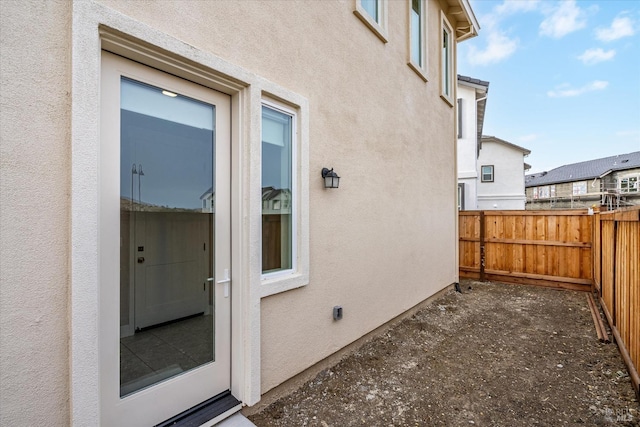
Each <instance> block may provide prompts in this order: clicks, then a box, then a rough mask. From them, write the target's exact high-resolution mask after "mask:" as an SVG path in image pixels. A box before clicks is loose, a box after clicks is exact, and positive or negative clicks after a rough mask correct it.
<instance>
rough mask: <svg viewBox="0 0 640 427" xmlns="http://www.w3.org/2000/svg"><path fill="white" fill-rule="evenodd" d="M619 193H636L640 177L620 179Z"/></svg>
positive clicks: (638, 188)
mask: <svg viewBox="0 0 640 427" xmlns="http://www.w3.org/2000/svg"><path fill="white" fill-rule="evenodd" d="M618 182H619V183H620V192H622V193H637V192H638V191H640V175H636V176H630V177H626V178H620V180H619V181H618Z"/></svg>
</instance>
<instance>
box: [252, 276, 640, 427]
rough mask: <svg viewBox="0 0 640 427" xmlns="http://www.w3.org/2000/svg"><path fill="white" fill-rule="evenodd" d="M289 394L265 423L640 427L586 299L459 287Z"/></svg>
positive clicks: (612, 349) (524, 289) (617, 360)
mask: <svg viewBox="0 0 640 427" xmlns="http://www.w3.org/2000/svg"><path fill="white" fill-rule="evenodd" d="M461 286H462V291H463V292H462V294H460V293H456V292H454V291H450V292H447V293H446V294H445V295H443V296H442V297H440V298H439V299H437V300H435V301H434V302H433V303H432V304H430V305H428V306H427V307H426V308H424V309H422V310H421V311H419V312H418V313H416V314H415V315H414V316H412V317H410V318H407V319H405V320H404V321H402V322H401V323H399V324H397V325H396V326H394V327H392V328H391V329H389V330H388V331H387V332H385V333H383V334H382V335H379V336H377V337H375V338H372V339H371V340H370V341H368V342H366V343H365V344H364V345H363V346H362V347H360V348H359V349H358V350H356V351H355V352H353V353H351V354H350V355H348V356H346V357H344V358H343V359H342V360H341V361H340V362H339V363H338V364H337V365H335V366H333V367H332V368H330V369H325V370H324V371H322V372H320V373H319V374H318V375H317V376H316V377H315V378H314V379H313V380H312V381H309V382H307V383H305V384H304V385H303V386H302V387H301V388H300V389H298V390H296V391H295V392H294V393H292V394H291V395H289V396H287V397H284V398H282V399H280V400H278V401H276V402H275V403H273V404H271V405H270V406H268V407H266V408H264V409H263V410H261V412H259V413H257V414H254V415H252V416H249V419H250V420H251V421H252V422H253V423H254V424H256V425H257V426H258V427H267V426H321V427H328V426H332V427H341V426H470V425H475V426H509V427H510V426H535V425H540V426H599V425H615V426H639V425H640V421H639V420H640V406H639V403H638V401H637V400H636V396H635V394H634V392H633V388H632V385H631V380H630V378H629V375H628V372H627V370H626V367H625V365H624V362H623V361H622V358H621V356H620V354H619V352H618V349H617V347H616V345H615V344H603V343H600V342H599V341H598V339H597V336H596V332H595V328H594V325H593V320H592V318H591V314H590V311H589V307H588V304H587V299H586V295H585V294H584V293H580V292H571V291H557V290H552V289H547V288H542V287H532V286H522V285H504V284H498V283H480V282H470V281H469V282H463V283H461Z"/></svg>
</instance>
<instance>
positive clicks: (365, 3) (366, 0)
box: [360, 0, 379, 22]
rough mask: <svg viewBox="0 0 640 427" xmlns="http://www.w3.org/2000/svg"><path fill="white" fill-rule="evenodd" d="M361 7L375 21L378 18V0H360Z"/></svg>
mask: <svg viewBox="0 0 640 427" xmlns="http://www.w3.org/2000/svg"><path fill="white" fill-rule="evenodd" d="M360 4H361V5H362V8H363V9H364V10H366V11H367V13H368V14H369V15H371V17H372V18H373V19H374V20H375V21H376V22H379V20H378V0H360Z"/></svg>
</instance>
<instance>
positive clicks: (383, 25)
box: [353, 0, 389, 43]
mask: <svg viewBox="0 0 640 427" xmlns="http://www.w3.org/2000/svg"><path fill="white" fill-rule="evenodd" d="M355 2H356V8H355V10H354V11H353V13H355V15H356V16H357V17H358V18H360V20H361V21H362V22H364V23H365V25H366V26H367V27H369V28H370V29H371V31H373V32H374V34H375V35H376V36H378V38H379V39H380V40H382V41H383V42H385V43H386V42H388V41H389V37H388V32H387V0H355Z"/></svg>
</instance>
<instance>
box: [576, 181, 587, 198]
mask: <svg viewBox="0 0 640 427" xmlns="http://www.w3.org/2000/svg"><path fill="white" fill-rule="evenodd" d="M583 194H587V181H580V182H574V183H573V195H574V196H580V195H583Z"/></svg>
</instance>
